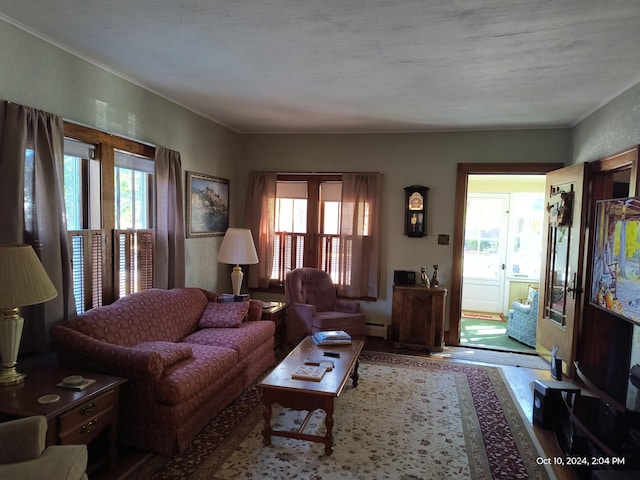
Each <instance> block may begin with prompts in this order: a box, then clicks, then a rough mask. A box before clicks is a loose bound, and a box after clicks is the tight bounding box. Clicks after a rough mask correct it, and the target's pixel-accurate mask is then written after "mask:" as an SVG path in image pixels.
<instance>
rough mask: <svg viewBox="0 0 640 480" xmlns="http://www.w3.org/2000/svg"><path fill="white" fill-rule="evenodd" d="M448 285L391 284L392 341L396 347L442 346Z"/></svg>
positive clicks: (439, 347) (421, 347)
mask: <svg viewBox="0 0 640 480" xmlns="http://www.w3.org/2000/svg"><path fill="white" fill-rule="evenodd" d="M446 297H447V289H446V288H443V287H431V288H429V287H420V286H417V285H394V286H393V306H392V313H391V343H392V344H393V346H394V347H397V348H411V349H425V350H429V351H433V352H441V351H442V350H444V341H443V334H444V316H445V301H446Z"/></svg>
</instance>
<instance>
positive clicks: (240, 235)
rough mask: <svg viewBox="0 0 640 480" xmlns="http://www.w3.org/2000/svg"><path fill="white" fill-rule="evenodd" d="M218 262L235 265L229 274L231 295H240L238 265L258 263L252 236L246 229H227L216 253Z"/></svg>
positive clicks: (240, 281) (241, 276)
mask: <svg viewBox="0 0 640 480" xmlns="http://www.w3.org/2000/svg"><path fill="white" fill-rule="evenodd" d="M218 261H219V262H221V263H228V264H230V265H235V267H233V271H232V272H231V285H232V286H233V294H234V295H236V296H237V295H240V290H241V289H242V278H243V276H244V274H243V273H242V268H240V265H249V264H253V263H258V253H257V252H256V246H255V244H254V243H253V235H251V230H249V229H248V228H228V229H227V232H226V233H225V234H224V239H223V240H222V245H220V250H219V251H218Z"/></svg>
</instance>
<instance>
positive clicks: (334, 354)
mask: <svg viewBox="0 0 640 480" xmlns="http://www.w3.org/2000/svg"><path fill="white" fill-rule="evenodd" d="M322 354H323V355H324V356H325V357H334V358H340V354H339V353H338V352H323V353H322Z"/></svg>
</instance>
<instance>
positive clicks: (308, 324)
mask: <svg viewBox="0 0 640 480" xmlns="http://www.w3.org/2000/svg"><path fill="white" fill-rule="evenodd" d="M284 290H285V302H286V303H287V321H286V324H287V328H286V332H287V342H288V343H290V344H291V345H297V344H298V343H300V341H301V340H302V339H304V337H306V336H307V335H312V334H314V333H316V332H321V331H328V330H344V331H345V332H347V333H348V334H349V335H351V338H353V339H354V340H365V339H366V336H367V327H366V324H365V320H366V319H365V316H364V315H363V314H362V313H360V303H359V302H357V301H353V300H339V299H338V298H337V295H336V289H335V286H334V285H333V282H332V281H331V277H330V276H329V275H328V274H327V273H326V272H324V271H322V270H319V269H316V268H308V267H304V268H296V269H295V270H292V271H290V272H289V273H287V276H286V278H285V283H284Z"/></svg>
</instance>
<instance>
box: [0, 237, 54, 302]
mask: <svg viewBox="0 0 640 480" xmlns="http://www.w3.org/2000/svg"><path fill="white" fill-rule="evenodd" d="M57 294H58V292H56V289H55V287H54V286H53V283H51V280H50V279H49V276H48V275H47V272H46V271H45V269H44V267H43V266H42V263H40V259H39V258H38V256H37V255H36V252H35V251H34V250H33V247H32V246H31V245H0V308H16V307H23V306H25V305H34V304H36V303H42V302H46V301H47V300H51V299H52V298H54V297H55V296H56V295H57Z"/></svg>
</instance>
